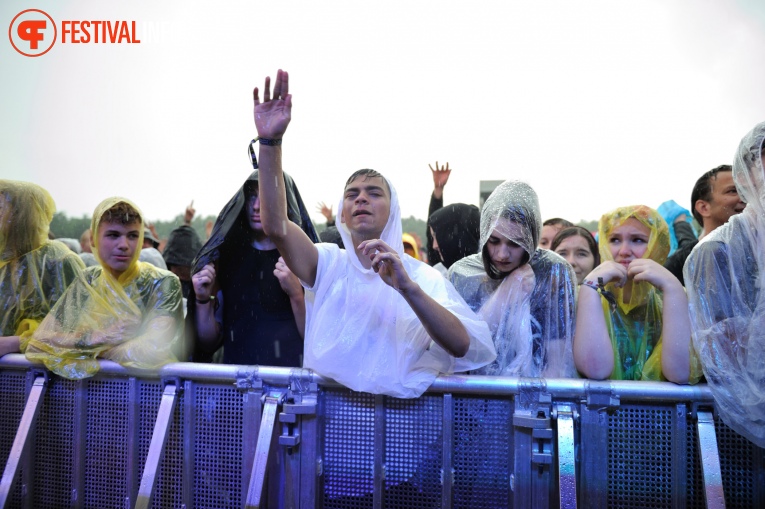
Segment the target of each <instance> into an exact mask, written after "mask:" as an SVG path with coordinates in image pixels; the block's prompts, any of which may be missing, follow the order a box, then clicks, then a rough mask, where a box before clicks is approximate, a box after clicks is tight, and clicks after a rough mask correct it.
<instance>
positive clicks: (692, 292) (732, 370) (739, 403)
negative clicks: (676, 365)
mask: <svg viewBox="0 0 765 509" xmlns="http://www.w3.org/2000/svg"><path fill="white" fill-rule="evenodd" d="M763 140H765V122H763V123H760V124H758V125H756V126H755V127H754V129H752V131H751V132H749V133H748V134H747V135H746V136H744V138H743V139H742V140H741V144H740V145H739V148H738V151H737V153H736V156H735V159H734V161H733V180H734V182H735V183H736V189H737V190H738V193H739V196H740V197H741V199H742V200H743V201H744V202H746V208H745V209H744V211H743V212H742V213H741V214H737V215H734V216H732V217H731V218H730V219H729V220H728V223H727V224H725V225H723V226H720V227H718V228H716V229H715V230H714V231H713V232H712V233H710V234H709V235H707V236H705V237H704V238H703V239H702V240H701V241H699V243H698V245H697V246H696V248H695V249H694V250H693V252H691V255H690V256H689V257H688V260H687V261H686V263H685V268H684V269H683V275H684V279H685V282H686V288H687V290H688V300H689V302H690V314H691V326H692V329H693V344H694V346H695V348H696V351H697V352H698V355H699V357H700V359H701V364H702V366H703V369H704V375H705V376H706V380H707V382H708V383H709V387H710V388H711V389H712V394H713V395H714V398H715V403H716V405H715V408H716V410H717V411H718V412H719V414H720V416H721V417H722V419H723V421H724V422H725V423H726V424H727V425H728V426H730V427H731V428H732V429H733V430H735V431H736V432H737V433H740V434H741V435H743V436H745V437H747V438H748V439H749V440H751V441H752V442H754V443H755V444H757V445H758V446H759V447H765V362H763V359H765V292H763V291H762V289H763V288H765V169H764V168H763V157H764V156H765V145H764V144H763Z"/></svg>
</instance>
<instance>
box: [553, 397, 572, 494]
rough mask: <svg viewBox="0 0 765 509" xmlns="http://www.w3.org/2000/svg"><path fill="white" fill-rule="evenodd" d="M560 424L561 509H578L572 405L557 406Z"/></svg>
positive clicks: (559, 477) (557, 418) (559, 476)
mask: <svg viewBox="0 0 765 509" xmlns="http://www.w3.org/2000/svg"><path fill="white" fill-rule="evenodd" d="M554 417H556V420H557V424H558V492H559V494H560V507H561V509H576V461H575V456H574V420H575V419H576V416H575V410H574V408H573V406H572V405H567V404H557V405H555V416H554Z"/></svg>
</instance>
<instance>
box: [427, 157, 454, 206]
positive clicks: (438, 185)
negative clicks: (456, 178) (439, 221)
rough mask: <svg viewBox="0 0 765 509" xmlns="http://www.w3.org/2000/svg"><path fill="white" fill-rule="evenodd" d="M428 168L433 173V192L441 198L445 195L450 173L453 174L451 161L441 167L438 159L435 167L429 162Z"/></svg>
mask: <svg viewBox="0 0 765 509" xmlns="http://www.w3.org/2000/svg"><path fill="white" fill-rule="evenodd" d="M428 168H430V172H431V173H432V174H433V193H435V195H436V198H439V199H440V198H441V197H442V196H443V192H444V186H446V183H447V182H449V175H451V174H452V170H450V169H449V163H446V165H445V166H444V165H441V167H440V168H439V167H438V161H436V168H435V169H433V167H432V166H431V165H430V164H428Z"/></svg>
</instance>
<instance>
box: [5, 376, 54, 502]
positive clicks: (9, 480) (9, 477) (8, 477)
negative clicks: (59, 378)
mask: <svg viewBox="0 0 765 509" xmlns="http://www.w3.org/2000/svg"><path fill="white" fill-rule="evenodd" d="M46 386H47V380H46V379H45V376H44V375H39V376H36V377H35V381H34V383H32V390H30V391H29V398H27V405H26V407H25V408H24V413H23V414H22V416H21V422H19V429H18V431H17V432H16V438H14V440H13V446H12V447H11V452H10V454H8V462H7V463H6V464H5V471H4V472H3V478H2V480H0V508H2V507H5V505H6V504H7V503H8V499H9V497H10V496H11V493H12V492H13V486H14V484H15V481H16V477H17V474H18V472H19V462H20V461H21V458H22V456H23V455H24V450H25V449H26V447H27V445H28V443H29V441H28V439H29V433H30V431H31V430H32V429H33V428H34V426H35V422H36V421H37V416H38V415H39V414H40V407H41V405H40V403H41V402H42V400H43V396H44V395H45V389H46Z"/></svg>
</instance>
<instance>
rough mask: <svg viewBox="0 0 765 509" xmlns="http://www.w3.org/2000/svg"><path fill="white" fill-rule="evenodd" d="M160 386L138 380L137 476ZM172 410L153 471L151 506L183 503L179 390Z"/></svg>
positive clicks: (181, 394) (145, 452)
mask: <svg viewBox="0 0 765 509" xmlns="http://www.w3.org/2000/svg"><path fill="white" fill-rule="evenodd" d="M162 391H163V386H162V385H161V384H159V383H150V382H141V386H140V394H141V416H140V419H141V421H140V427H139V432H138V433H139V437H138V444H139V446H138V451H139V453H138V457H139V460H140V466H139V467H138V479H139V482H140V479H141V478H142V477H143V469H144V466H145V465H146V456H147V454H148V452H149V445H151V437H152V435H153V433H154V425H155V424H156V422H157V412H158V411H159V403H160V401H161V399H162ZM175 401H176V402H175V410H174V411H173V417H172V419H171V421H170V429H169V430H168V435H167V440H166V441H165V451H164V455H163V458H162V462H161V463H160V465H159V471H158V472H157V481H156V485H155V488H154V497H153V502H152V507H157V508H159V507H180V506H181V505H182V504H183V428H182V421H181V416H182V415H183V393H182V392H180V391H179V392H178V393H177V395H176V400H175Z"/></svg>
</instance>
